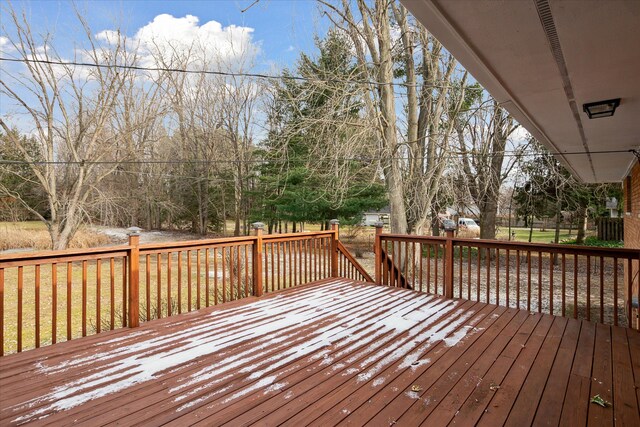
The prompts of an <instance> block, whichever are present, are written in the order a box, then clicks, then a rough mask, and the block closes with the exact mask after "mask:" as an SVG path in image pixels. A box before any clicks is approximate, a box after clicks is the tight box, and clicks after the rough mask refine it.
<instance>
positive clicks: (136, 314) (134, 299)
mask: <svg viewBox="0 0 640 427" xmlns="http://www.w3.org/2000/svg"><path fill="white" fill-rule="evenodd" d="M141 231H142V229H140V228H138V227H130V228H127V233H128V234H129V251H128V252H129V253H128V254H127V259H128V260H129V266H128V267H129V286H128V288H129V289H128V290H129V301H128V305H129V307H128V310H127V312H126V313H123V314H124V315H125V317H126V318H127V320H128V323H129V327H130V328H137V327H138V326H140V232H141ZM124 309H125V310H126V309H127V307H125V308H124ZM99 320H100V319H98V321H99Z"/></svg>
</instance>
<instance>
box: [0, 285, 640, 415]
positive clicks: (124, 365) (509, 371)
mask: <svg viewBox="0 0 640 427" xmlns="http://www.w3.org/2000/svg"><path fill="white" fill-rule="evenodd" d="M639 349H640V334H638V332H636V331H632V330H626V329H623V328H619V327H610V326H604V325H601V324H598V325H596V324H594V323H590V322H586V321H578V320H574V319H564V318H559V317H553V316H549V315H541V314H537V313H534V314H531V313H529V312H527V311H522V310H516V309H507V308H505V307H499V306H495V305H489V304H484V303H476V302H471V301H465V300H452V299H445V298H442V297H437V296H432V295H428V294H425V293H420V292H414V291H411V290H406V289H398V288H390V287H381V286H375V285H371V284H363V283H358V282H353V281H349V280H346V279H327V280H323V281H320V282H316V283H312V284H308V285H304V286H300V287H297V288H290V289H287V290H284V291H280V292H276V293H273V294H270V295H267V296H265V297H262V298H249V299H246V300H240V301H234V302H233V303H228V304H222V305H220V306H217V307H210V308H206V309H202V310H199V311H197V312H191V313H185V314H181V315H177V316H173V317H170V318H166V319H160V320H154V321H150V322H147V323H145V324H143V325H142V326H141V327H139V328H136V329H120V330H116V331H109V332H106V333H103V334H99V335H95V336H91V337H87V338H82V339H77V340H74V341H69V342H64V343H59V344H56V345H53V346H50V347H43V348H40V349H36V350H31V351H28V352H24V353H21V354H15V355H9V356H6V357H3V358H0V390H1V392H0V425H16V424H20V423H26V422H29V423H30V424H33V425H64V424H72V423H73V424H78V425H132V424H136V425H176V426H177V425H181V426H182V425H196V424H198V425H203V426H204V425H207V426H209V425H223V424H228V425H233V426H237V425H251V424H256V425H277V424H283V425H291V426H299V425H318V426H325V425H338V424H345V425H346V424H351V425H365V424H368V425H372V426H373V425H389V424H396V425H410V426H413V425H430V426H431V425H435V426H439V425H448V424H456V425H460V424H461V425H470V424H471V425H472V424H475V423H480V424H483V425H519V424H522V425H527V424H532V423H533V424H536V425H557V424H559V423H564V424H571V425H586V424H589V425H611V424H614V425H640V414H639V411H638V406H639V405H638V403H639V402H638V400H639V399H638V398H639V396H640V395H638V390H637V385H638V384H639V383H640V354H639V351H638V350H639ZM414 385H415V386H419V387H420V388H421V390H420V391H415V392H412V391H411V389H412V386H414ZM6 390H10V392H6ZM593 394H600V395H601V396H602V397H603V398H605V399H606V400H608V401H610V402H611V403H612V406H611V407H608V408H600V407H596V406H595V405H593V404H589V403H588V399H589V398H590V396H591V395H593Z"/></svg>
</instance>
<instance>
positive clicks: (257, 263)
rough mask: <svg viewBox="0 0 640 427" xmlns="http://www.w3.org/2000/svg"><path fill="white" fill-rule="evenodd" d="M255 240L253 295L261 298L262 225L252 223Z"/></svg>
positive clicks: (260, 223)
mask: <svg viewBox="0 0 640 427" xmlns="http://www.w3.org/2000/svg"><path fill="white" fill-rule="evenodd" d="M252 226H253V232H254V235H255V236H256V240H255V241H254V242H253V261H252V262H253V295H255V296H258V297H260V296H262V232H263V230H264V224H263V223H262V222H254V223H253V224H252Z"/></svg>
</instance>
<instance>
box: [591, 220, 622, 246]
mask: <svg viewBox="0 0 640 427" xmlns="http://www.w3.org/2000/svg"><path fill="white" fill-rule="evenodd" d="M596 222H597V224H598V239H599V240H608V241H618V242H619V241H622V240H624V221H623V219H622V218H598V219H597V220H596Z"/></svg>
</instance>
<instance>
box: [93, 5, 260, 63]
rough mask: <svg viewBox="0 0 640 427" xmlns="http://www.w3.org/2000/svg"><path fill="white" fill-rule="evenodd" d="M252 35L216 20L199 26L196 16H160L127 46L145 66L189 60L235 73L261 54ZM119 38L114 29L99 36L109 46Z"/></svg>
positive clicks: (251, 31)
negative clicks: (136, 51)
mask: <svg viewBox="0 0 640 427" xmlns="http://www.w3.org/2000/svg"><path fill="white" fill-rule="evenodd" d="M253 32H254V29H253V28H250V27H242V26H237V25H229V26H227V27H223V26H222V24H220V23H219V22H217V21H209V22H205V23H203V24H200V21H199V19H198V17H197V16H193V15H186V16H184V17H182V18H176V17H174V16H172V15H169V14H161V15H158V16H156V17H155V18H154V19H153V20H152V21H151V22H149V23H148V24H147V25H145V26H143V27H141V28H139V29H138V30H137V32H136V33H135V34H134V35H133V37H131V39H130V40H129V42H128V45H129V46H130V47H132V46H136V47H138V49H139V53H140V54H141V57H142V59H141V62H142V64H143V65H145V66H157V65H159V64H158V62H161V61H160V60H162V61H164V62H165V63H168V64H169V63H172V62H173V61H175V60H176V59H180V60H186V61H188V64H189V66H190V67H192V68H202V67H206V68H223V69H229V70H233V69H236V68H238V67H240V66H247V65H248V63H249V64H250V63H252V62H253V61H254V59H255V57H256V56H257V55H258V54H259V53H260V46H259V44H258V43H255V42H254V41H253ZM119 37H120V35H119V34H118V32H117V31H114V30H104V31H101V32H99V33H98V34H96V38H97V39H98V40H100V41H103V42H105V43H107V44H113V43H114V42H116V41H117V40H118V38H119ZM181 57H182V58H181ZM185 58H188V59H185Z"/></svg>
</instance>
